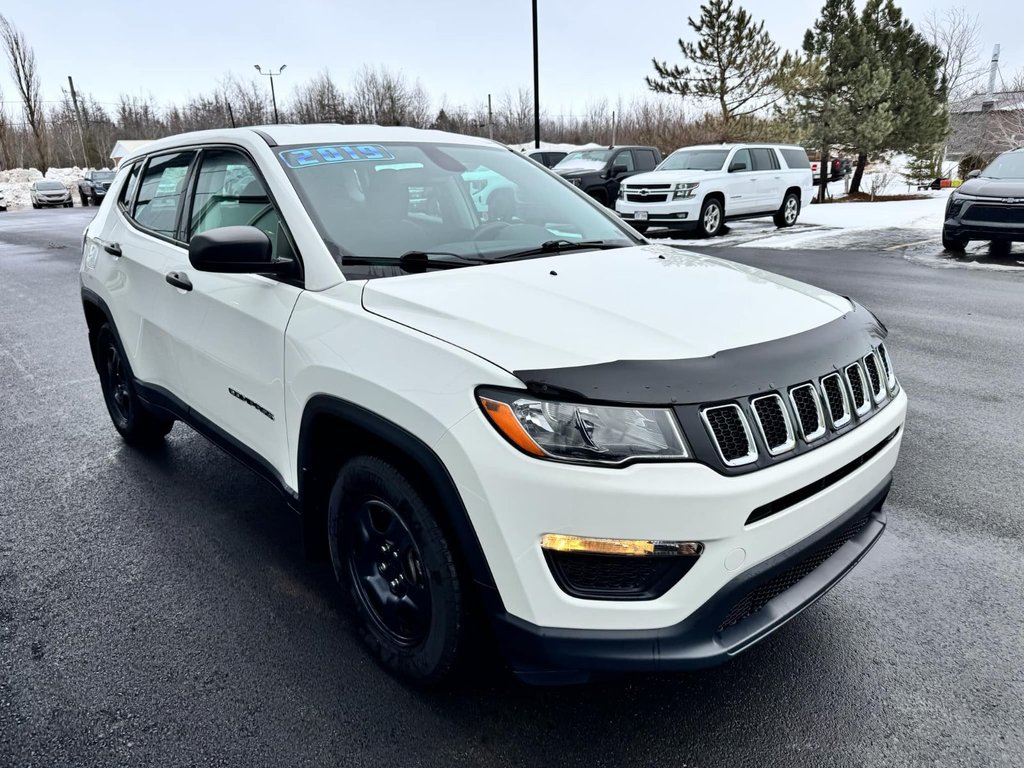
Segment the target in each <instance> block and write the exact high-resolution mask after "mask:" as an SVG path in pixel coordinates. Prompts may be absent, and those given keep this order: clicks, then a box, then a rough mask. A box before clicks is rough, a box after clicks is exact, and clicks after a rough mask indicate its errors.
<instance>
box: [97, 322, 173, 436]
mask: <svg viewBox="0 0 1024 768" xmlns="http://www.w3.org/2000/svg"><path fill="white" fill-rule="evenodd" d="M93 354H94V355H95V359H96V368H97V370H98V371H99V374H100V386H101V388H102V389H103V399H104V401H105V402H106V404H107V411H108V412H109V413H110V420H111V421H112V422H113V423H114V428H115V429H117V431H118V432H120V433H121V436H122V437H123V438H124V439H125V440H126V441H127V442H129V443H133V444H136V445H148V444H152V443H155V442H157V441H159V440H160V439H161V438H163V437H164V435H166V434H167V433H168V432H170V431H171V428H172V427H173V426H174V420H173V419H170V418H167V417H166V416H162V415H157V414H155V413H153V412H152V411H150V410H149V409H148V408H147V407H146V405H145V403H143V402H142V401H141V400H140V399H139V396H138V394H137V393H136V391H135V381H134V378H133V375H132V370H131V366H130V365H129V364H128V358H127V357H125V354H124V349H122V347H121V342H120V341H119V340H118V338H117V336H116V334H115V333H114V331H113V329H111V327H110V325H109V324H104V325H103V327H102V328H100V330H99V332H98V333H97V334H96V346H95V348H94V350H93Z"/></svg>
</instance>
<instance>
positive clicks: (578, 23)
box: [0, 0, 1024, 115]
mask: <svg viewBox="0 0 1024 768" xmlns="http://www.w3.org/2000/svg"><path fill="white" fill-rule="evenodd" d="M859 4H862V3H859ZM699 5H700V4H699V2H697V1H696V0H691V1H689V2H687V1H685V0H644V1H643V2H639V3H625V2H622V0H587V1H586V2H583V0H539V6H540V11H539V16H540V70H541V88H540V90H541V102H542V108H543V109H544V110H545V111H546V112H548V113H549V114H551V115H559V114H568V113H570V112H573V111H575V112H579V111H581V110H582V109H583V108H584V107H585V106H586V105H587V104H588V103H593V102H595V101H597V100H599V99H602V98H608V99H609V100H612V101H614V100H615V99H616V98H617V97H619V96H621V97H623V98H625V99H629V98H630V97H632V96H635V95H643V94H644V93H645V86H644V82H643V78H644V76H645V75H647V74H649V73H650V71H651V65H650V59H651V57H652V56H655V57H658V58H667V59H669V60H674V61H678V59H679V57H678V47H677V45H676V42H675V41H676V39H677V38H678V37H679V36H680V35H685V36H688V31H689V28H688V26H687V24H686V17H687V16H688V15H697V13H698V12H699ZM743 5H744V7H746V8H747V9H748V10H749V11H750V12H751V13H752V14H753V15H754V16H755V17H757V18H762V17H763V18H764V20H765V25H766V28H767V29H768V31H769V32H770V33H771V34H772V35H773V37H774V38H775V40H776V41H777V42H778V43H779V44H780V45H781V46H782V47H784V48H796V47H798V46H799V45H800V42H801V40H802V38H803V33H804V30H806V29H807V27H808V26H810V25H811V24H812V23H813V21H814V19H815V17H816V16H817V13H818V11H819V9H820V7H821V0H785V2H780V1H779V0H770V1H766V0H747V2H745V3H743ZM954 5H968V6H969V7H970V9H971V12H972V13H976V14H977V15H978V18H979V21H980V23H981V27H982V47H983V49H984V54H983V55H984V58H985V59H986V60H987V59H988V58H989V57H990V56H991V51H992V46H993V44H995V43H1002V57H1001V67H1000V68H1001V71H1002V73H1003V77H1004V78H1005V79H1006V80H1007V81H1010V80H1011V79H1012V77H1013V74H1014V73H1015V72H1016V71H1017V70H1019V69H1021V68H1022V67H1024V43H1021V42H1020V30H1021V27H1022V22H1024V10H1022V8H1024V6H1022V4H1021V2H1020V0H974V1H973V2H970V3H966V2H964V1H963V0H951V1H950V2H944V1H943V0H938V1H937V2H928V0H902V2H901V6H902V7H903V9H904V11H905V12H906V14H907V15H908V16H909V17H910V19H911V20H912V21H914V22H915V23H917V22H919V21H920V20H921V19H923V17H924V15H925V14H926V13H927V12H928V10H929V9H930V8H937V9H940V10H941V9H943V8H947V7H950V6H954ZM58 9H59V10H58ZM0 11H2V12H3V13H4V14H6V15H7V16H8V18H9V19H10V20H11V21H12V22H13V23H14V24H15V25H17V26H18V27H19V28H20V29H21V30H22V32H24V34H25V36H26V37H27V39H28V41H29V43H30V44H31V45H32V46H33V47H34V48H35V52H36V57H37V59H38V63H39V68H40V72H41V74H42V84H43V98H44V99H46V100H57V99H59V98H60V95H61V93H60V89H61V88H62V87H63V86H66V84H67V76H68V75H73V76H74V78H75V86H76V88H77V89H78V90H79V91H83V92H85V93H88V94H91V95H92V96H94V97H95V98H96V99H97V100H98V101H100V102H105V103H111V102H115V101H116V100H117V98H118V96H119V94H122V93H126V94H133V95H139V96H149V95H152V96H153V97H154V98H155V99H156V100H157V102H158V103H160V104H164V103H167V102H171V101H176V102H182V101H184V100H186V99H187V98H188V97H189V96H195V95H198V94H200V93H203V92H207V91H210V90H212V89H213V88H214V87H216V85H217V83H218V82H219V81H220V80H222V79H223V77H224V76H225V75H226V74H227V73H229V72H234V73H235V74H236V75H238V76H240V77H244V78H250V77H259V76H258V75H257V74H256V73H255V71H254V70H253V67H252V65H253V64H262V65H263V66H265V67H266V66H273V67H277V66H279V65H281V64H287V65H288V69H287V71H286V72H285V74H284V76H283V77H282V79H281V80H279V81H278V84H279V87H280V91H279V93H280V94H281V101H282V102H286V101H287V98H288V92H289V90H290V87H291V86H292V85H294V84H295V83H297V82H301V81H303V80H305V79H307V78H310V77H312V76H313V75H314V74H316V73H317V72H318V71H320V70H322V69H325V68H326V69H328V70H329V71H330V72H331V74H332V75H333V76H334V78H335V80H336V81H337V82H338V83H339V84H343V85H344V84H347V83H348V81H349V79H350V78H351V76H352V75H353V73H354V72H356V71H357V70H358V69H359V68H360V67H362V66H363V65H364V64H370V65H378V64H384V65H387V66H388V67H390V68H392V69H394V70H400V71H402V72H403V73H404V74H405V75H406V76H408V77H410V78H412V79H416V78H418V79H419V80H420V82H421V83H422V85H423V86H424V87H425V88H426V89H427V91H428V92H429V93H430V95H431V97H432V98H433V99H434V101H435V102H440V100H441V98H442V97H447V100H448V102H449V103H451V104H474V103H478V102H481V101H483V100H485V99H486V97H487V93H488V92H490V93H493V94H494V95H495V98H497V97H498V95H499V94H501V93H502V92H503V91H505V90H506V89H508V90H514V89H516V88H518V87H520V86H523V87H529V86H530V85H531V83H532V53H531V50H532V49H531V31H530V3H529V2H528V0H501V2H495V0H475V1H473V0H426V1H424V0H375V2H371V3H366V4H358V5H357V4H355V3H342V2H338V1H337V0H335V1H334V2H330V0H288V2H282V3H271V2H266V0H250V1H249V2H246V3H244V4H243V3H239V2H218V1H217V0H174V2H171V3H163V4H161V3H157V4H154V3H152V2H140V1H139V0H135V1H134V2H115V1H114V0H91V2H87V3H71V2H68V1H67V0H61V1H60V2H58V1H57V0H3V3H2V5H0ZM2 63H3V64H4V65H6V62H2ZM261 79H262V80H265V78H261ZM0 87H2V88H3V92H4V97H3V98H4V99H5V100H6V101H7V107H8V110H9V111H13V109H19V108H20V106H19V105H20V102H13V103H12V101H13V100H15V99H16V96H15V94H14V86H13V83H12V81H11V79H10V76H9V72H8V71H7V68H6V66H3V67H2V68H0ZM12 108H13V109H12Z"/></svg>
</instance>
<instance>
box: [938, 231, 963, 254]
mask: <svg viewBox="0 0 1024 768" xmlns="http://www.w3.org/2000/svg"><path fill="white" fill-rule="evenodd" d="M967 242H968V241H967V240H961V239H960V238H957V237H948V236H947V235H946V231H945V230H943V231H942V247H943V248H945V249H946V250H947V251H949V252H950V253H963V252H964V251H965V250H967Z"/></svg>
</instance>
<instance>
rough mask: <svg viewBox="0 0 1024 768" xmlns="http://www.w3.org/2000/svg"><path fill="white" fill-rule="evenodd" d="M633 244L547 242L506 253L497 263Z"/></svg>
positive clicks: (497, 259)
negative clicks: (549, 254) (548, 254)
mask: <svg viewBox="0 0 1024 768" xmlns="http://www.w3.org/2000/svg"><path fill="white" fill-rule="evenodd" d="M630 245H631V243H624V242H612V243H609V242H606V241H604V240H580V241H574V240H546V241H544V242H543V243H541V244H540V245H539V246H537V247H536V248H528V249H526V250H525V251H515V252H513V253H506V254H505V255H504V256H497V257H495V259H494V260H495V261H506V260H510V259H525V258H529V257H530V256H542V255H544V254H547V253H564V252H565V251H606V250H610V249H612V248H628V247H629V246H630Z"/></svg>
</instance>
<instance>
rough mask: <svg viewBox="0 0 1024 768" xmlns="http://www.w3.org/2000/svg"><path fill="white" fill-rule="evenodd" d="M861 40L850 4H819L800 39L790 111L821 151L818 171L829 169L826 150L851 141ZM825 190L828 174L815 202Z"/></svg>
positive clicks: (834, 0)
mask: <svg viewBox="0 0 1024 768" xmlns="http://www.w3.org/2000/svg"><path fill="white" fill-rule="evenodd" d="M862 35H863V30H862V28H861V23H860V19H859V18H858V16H857V9H856V8H855V7H854V2H853V0H825V4H824V6H823V7H822V9H821V15H820V16H819V17H818V19H817V20H816V21H815V22H814V27H813V28H812V29H809V30H807V32H806V34H805V35H804V43H803V50H804V54H805V58H804V59H803V61H801V62H799V63H798V64H797V65H795V66H794V67H793V75H792V77H791V79H790V80H789V81H788V83H787V90H788V95H789V100H790V104H791V106H792V108H793V109H795V111H796V113H797V115H798V116H799V117H800V118H801V119H802V122H803V123H804V125H805V129H806V131H807V135H808V138H809V140H810V141H811V142H813V145H814V146H816V147H820V148H821V168H822V169H823V170H824V169H827V168H828V167H829V160H830V155H831V151H832V147H833V146H836V145H841V146H848V145H849V144H850V143H851V142H852V139H853V136H854V121H855V116H854V114H853V111H852V109H851V105H852V104H853V103H854V102H855V97H856V95H857V92H858V81H857V78H858V77H861V78H864V77H866V73H865V71H864V70H863V69H862V68H861V64H862V63H864V62H863V56H862V55H861V52H860V51H859V46H860V45H861V43H862ZM869 66H870V64H869ZM863 87H864V86H863V84H862V83H861V88H863ZM827 184H828V174H827V173H825V172H823V173H822V174H821V186H820V188H819V191H818V198H819V199H820V200H824V199H825V193H826V189H827Z"/></svg>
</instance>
